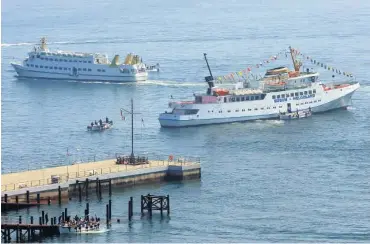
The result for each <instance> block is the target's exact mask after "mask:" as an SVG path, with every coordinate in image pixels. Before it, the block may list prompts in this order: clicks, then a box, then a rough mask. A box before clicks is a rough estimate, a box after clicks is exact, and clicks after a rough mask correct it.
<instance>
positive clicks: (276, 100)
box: [274, 94, 315, 103]
mask: <svg viewBox="0 0 370 244" xmlns="http://www.w3.org/2000/svg"><path fill="white" fill-rule="evenodd" d="M313 97H315V94H310V95H303V96H298V97H293V100H301V99H307V98H313ZM286 101H288V99H287V98H276V99H274V102H275V103H281V102H286Z"/></svg>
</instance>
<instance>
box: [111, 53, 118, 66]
mask: <svg viewBox="0 0 370 244" xmlns="http://www.w3.org/2000/svg"><path fill="white" fill-rule="evenodd" d="M118 65H119V55H115V56H114V58H113V60H112V62H111V64H110V67H117V66H118Z"/></svg>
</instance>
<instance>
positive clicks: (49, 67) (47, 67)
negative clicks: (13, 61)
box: [27, 64, 105, 72]
mask: <svg viewBox="0 0 370 244" xmlns="http://www.w3.org/2000/svg"><path fill="white" fill-rule="evenodd" d="M27 66H31V67H35V68H41V69H53V68H54V69H59V70H71V68H62V67H56V66H54V67H53V66H43V65H33V64H27ZM77 70H78V71H92V70H91V69H87V68H78V69H77ZM97 71H98V72H105V69H97Z"/></svg>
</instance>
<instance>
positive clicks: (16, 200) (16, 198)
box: [15, 196, 19, 210]
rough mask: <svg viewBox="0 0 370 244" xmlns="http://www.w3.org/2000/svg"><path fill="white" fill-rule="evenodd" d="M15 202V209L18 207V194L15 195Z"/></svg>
mask: <svg viewBox="0 0 370 244" xmlns="http://www.w3.org/2000/svg"><path fill="white" fill-rule="evenodd" d="M15 203H16V204H17V210H18V209H19V202H18V196H15Z"/></svg>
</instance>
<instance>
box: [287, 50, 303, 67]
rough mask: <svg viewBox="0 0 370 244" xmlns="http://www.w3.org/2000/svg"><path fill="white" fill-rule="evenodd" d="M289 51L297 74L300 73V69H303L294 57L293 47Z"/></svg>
mask: <svg viewBox="0 0 370 244" xmlns="http://www.w3.org/2000/svg"><path fill="white" fill-rule="evenodd" d="M289 51H290V56H291V57H292V61H293V65H294V70H295V71H296V72H298V71H299V68H300V67H301V65H300V64H299V63H298V61H297V60H296V59H295V56H294V55H293V49H292V47H291V46H289Z"/></svg>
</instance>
